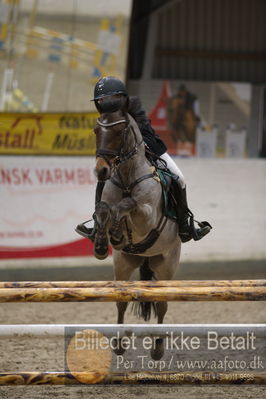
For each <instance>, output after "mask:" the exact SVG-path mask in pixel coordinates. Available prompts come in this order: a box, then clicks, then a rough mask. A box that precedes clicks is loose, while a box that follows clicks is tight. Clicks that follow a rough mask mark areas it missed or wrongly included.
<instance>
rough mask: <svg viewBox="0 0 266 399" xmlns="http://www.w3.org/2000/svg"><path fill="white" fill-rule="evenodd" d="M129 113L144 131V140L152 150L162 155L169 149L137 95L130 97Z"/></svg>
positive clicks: (142, 131)
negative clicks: (151, 122)
mask: <svg viewBox="0 0 266 399" xmlns="http://www.w3.org/2000/svg"><path fill="white" fill-rule="evenodd" d="M128 113H129V114H130V115H131V116H132V117H133V118H134V119H135V121H136V122H137V124H138V127H139V129H140V131H141V133H142V136H143V140H144V141H145V143H146V144H147V146H148V147H149V148H150V150H151V151H152V152H154V153H155V154H156V155H158V156H160V155H162V154H164V153H165V152H166V151H167V147H166V146H165V144H164V143H163V141H162V140H161V139H160V137H159V136H157V135H156V134H155V131H154V129H153V128H152V127H151V124H150V120H149V119H148V117H147V115H146V112H145V111H144V109H143V108H142V104H141V102H140V99H139V98H138V97H136V96H130V97H129V105H128Z"/></svg>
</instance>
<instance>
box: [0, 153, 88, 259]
mask: <svg viewBox="0 0 266 399" xmlns="http://www.w3.org/2000/svg"><path fill="white" fill-rule="evenodd" d="M94 165H95V158H94V157H69V156H68V157H63V156H62V157H34V156H23V157H19V156H2V157H1V158H0V195H1V207H0V242H1V244H0V246H1V248H0V257H1V249H3V248H5V250H6V249H9V250H10V251H12V249H14V250H15V249H16V248H20V249H21V248H27V249H28V250H29V249H31V250H33V251H34V250H35V249H36V248H39V249H40V248H46V249H47V248H48V247H50V246H53V247H55V246H60V245H62V244H68V243H71V242H74V241H76V240H79V239H80V238H81V237H80V236H78V234H77V233H76V232H75V231H74V229H75V227H76V225H77V224H79V223H81V222H83V221H84V220H87V219H89V218H90V217H91V215H92V213H93V212H94V193H95V186H96V178H95V175H94Z"/></svg>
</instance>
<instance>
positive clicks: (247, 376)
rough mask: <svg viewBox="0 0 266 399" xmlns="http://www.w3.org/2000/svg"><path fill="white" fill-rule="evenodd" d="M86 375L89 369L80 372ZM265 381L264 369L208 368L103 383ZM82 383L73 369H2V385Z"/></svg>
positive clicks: (114, 377) (122, 376)
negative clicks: (227, 370)
mask: <svg viewBox="0 0 266 399" xmlns="http://www.w3.org/2000/svg"><path fill="white" fill-rule="evenodd" d="M78 374H79V375H81V374H83V375H85V376H86V373H78ZM144 382H145V383H153V384H154V383H156V382H157V383H158V384H176V385H182V384H189V385H192V384H197V385H198V384H234V385H235V384H237V385H239V384H260V385H265V384H266V373H265V372H252V373H250V372H245V373H236V372H232V373H225V372H223V373H217V372H209V371H199V372H182V373H171V372H165V373H159V372H141V373H139V372H129V373H110V374H109V375H107V376H106V377H104V379H103V381H102V382H100V384H143V383H144ZM79 384H81V385H83V384H82V383H81V382H79V381H78V380H77V379H76V378H75V377H74V376H73V375H72V374H71V373H70V372H65V371H60V372H54V371H52V372H34V371H32V372H20V373H17V372H14V373H0V385H79Z"/></svg>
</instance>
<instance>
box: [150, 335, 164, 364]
mask: <svg viewBox="0 0 266 399" xmlns="http://www.w3.org/2000/svg"><path fill="white" fill-rule="evenodd" d="M163 355H164V345H163V338H157V339H156V341H155V348H153V349H152V350H151V358H152V359H153V360H160V359H161V358H162V357H163Z"/></svg>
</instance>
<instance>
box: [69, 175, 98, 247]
mask: <svg viewBox="0 0 266 399" xmlns="http://www.w3.org/2000/svg"><path fill="white" fill-rule="evenodd" d="M104 184H105V183H104V182H98V183H97V186H96V193H95V206H96V205H97V204H98V203H99V202H100V201H101V197H102V192H103V188H104ZM75 231H76V232H77V233H78V234H80V235H81V236H82V237H85V238H88V239H89V240H91V241H92V242H94V240H95V235H96V223H95V220H94V219H90V220H87V221H86V222H83V223H80V224H78V225H77V227H76V228H75Z"/></svg>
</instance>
